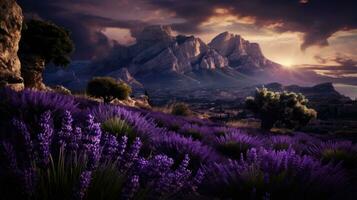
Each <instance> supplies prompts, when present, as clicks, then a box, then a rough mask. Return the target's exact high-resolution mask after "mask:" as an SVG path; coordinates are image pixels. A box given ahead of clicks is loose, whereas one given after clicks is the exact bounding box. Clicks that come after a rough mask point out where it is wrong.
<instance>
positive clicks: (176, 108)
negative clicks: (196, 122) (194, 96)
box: [171, 103, 192, 116]
mask: <svg viewBox="0 0 357 200" xmlns="http://www.w3.org/2000/svg"><path fill="white" fill-rule="evenodd" d="M171 113H172V114H173V115H180V116H189V115H191V113H192V111H191V110H190V108H189V107H188V105H187V104H185V103H175V104H174V105H173V106H172V108H171Z"/></svg>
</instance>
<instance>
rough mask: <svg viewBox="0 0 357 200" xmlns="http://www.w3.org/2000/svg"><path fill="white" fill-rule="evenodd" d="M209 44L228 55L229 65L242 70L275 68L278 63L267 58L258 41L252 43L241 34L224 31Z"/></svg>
mask: <svg viewBox="0 0 357 200" xmlns="http://www.w3.org/2000/svg"><path fill="white" fill-rule="evenodd" d="M209 46H210V47H211V48H213V49H215V50H217V51H218V53H220V54H221V55H222V56H225V57H227V59H228V61H229V66H231V67H234V68H237V69H239V71H241V72H245V73H254V72H257V71H262V70H263V69H264V68H275V67H277V66H278V64H276V63H273V62H272V61H270V60H268V59H267V58H265V56H264V55H263V53H262V50H261V48H260V46H259V44H257V43H251V42H249V41H248V40H245V39H243V38H242V37H241V36H240V35H236V34H232V33H229V32H223V33H220V34H218V35H217V36H216V37H215V38H213V39H212V41H211V42H210V43H209Z"/></svg>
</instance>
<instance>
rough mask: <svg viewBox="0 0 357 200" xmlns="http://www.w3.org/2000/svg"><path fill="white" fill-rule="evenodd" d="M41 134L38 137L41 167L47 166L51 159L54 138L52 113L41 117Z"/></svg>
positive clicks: (46, 113)
mask: <svg viewBox="0 0 357 200" xmlns="http://www.w3.org/2000/svg"><path fill="white" fill-rule="evenodd" d="M39 126H40V132H39V133H38V135H37V146H38V157H39V158H38V159H39V160H38V162H39V164H40V165H41V166H47V165H48V162H49V158H50V154H51V152H50V146H51V143H52V137H53V128H52V126H51V112H50V111H47V112H45V113H43V114H42V115H41V117H40V122H39Z"/></svg>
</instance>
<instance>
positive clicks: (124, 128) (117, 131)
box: [102, 117, 136, 139]
mask: <svg viewBox="0 0 357 200" xmlns="http://www.w3.org/2000/svg"><path fill="white" fill-rule="evenodd" d="M102 129H103V130H104V131H106V132H108V133H110V134H113V135H115V136H124V135H126V136H128V137H129V138H130V139H134V138H135V137H136V134H135V133H134V131H133V129H132V127H131V126H129V125H128V123H127V122H126V121H124V120H122V119H120V118H118V117H115V118H110V119H108V120H106V121H105V122H103V123H102Z"/></svg>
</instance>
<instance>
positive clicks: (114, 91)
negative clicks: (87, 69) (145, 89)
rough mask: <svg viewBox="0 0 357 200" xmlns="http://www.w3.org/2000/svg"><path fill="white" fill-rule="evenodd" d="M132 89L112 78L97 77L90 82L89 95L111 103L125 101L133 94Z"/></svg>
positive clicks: (88, 86)
mask: <svg viewBox="0 0 357 200" xmlns="http://www.w3.org/2000/svg"><path fill="white" fill-rule="evenodd" d="M131 92H132V91H131V88H130V86H129V85H127V84H126V83H124V82H117V81H116V80H115V79H113V78H111V77H96V78H93V79H92V80H91V81H89V83H88V85H87V93H88V94H89V95H91V96H93V97H98V98H103V100H104V102H106V103H110V102H111V101H112V100H113V99H115V98H117V99H119V100H125V99H127V98H129V96H130V94H131Z"/></svg>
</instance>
